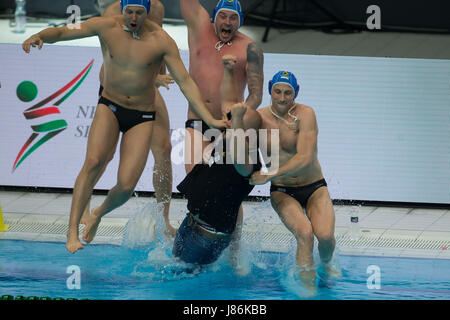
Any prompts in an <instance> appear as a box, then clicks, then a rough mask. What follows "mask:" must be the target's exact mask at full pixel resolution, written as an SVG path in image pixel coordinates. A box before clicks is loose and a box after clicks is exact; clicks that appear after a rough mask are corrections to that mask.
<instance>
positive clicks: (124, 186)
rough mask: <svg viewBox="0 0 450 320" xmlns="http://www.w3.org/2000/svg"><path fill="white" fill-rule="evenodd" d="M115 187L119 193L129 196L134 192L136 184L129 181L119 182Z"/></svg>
mask: <svg viewBox="0 0 450 320" xmlns="http://www.w3.org/2000/svg"><path fill="white" fill-rule="evenodd" d="M117 187H118V188H119V190H120V192H121V193H123V194H125V195H129V196H131V195H132V194H133V192H134V188H135V187H136V183H135V182H134V181H130V180H120V181H118V182H117Z"/></svg>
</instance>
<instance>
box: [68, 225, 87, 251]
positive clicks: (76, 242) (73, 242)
mask: <svg viewBox="0 0 450 320" xmlns="http://www.w3.org/2000/svg"><path fill="white" fill-rule="evenodd" d="M83 248H84V247H83V244H82V243H81V242H80V239H78V231H77V230H76V231H71V230H69V231H68V232H67V242H66V249H67V251H69V252H70V253H75V252H77V251H78V250H81V249H83Z"/></svg>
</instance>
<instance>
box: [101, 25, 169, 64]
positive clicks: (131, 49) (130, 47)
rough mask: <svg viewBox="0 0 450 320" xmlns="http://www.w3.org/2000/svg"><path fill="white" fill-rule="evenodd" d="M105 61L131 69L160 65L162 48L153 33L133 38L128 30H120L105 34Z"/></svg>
mask: <svg viewBox="0 0 450 320" xmlns="http://www.w3.org/2000/svg"><path fill="white" fill-rule="evenodd" d="M103 40H104V43H105V47H106V48H105V49H106V50H105V52H104V59H105V61H110V62H113V63H114V64H115V65H118V66H121V67H124V68H130V69H148V68H151V67H153V66H156V67H159V65H160V61H161V58H162V50H161V49H160V48H159V47H158V45H157V43H156V41H155V39H154V38H153V37H152V36H151V35H145V36H143V37H142V38H141V39H139V40H138V39H133V38H132V36H131V34H129V33H128V32H125V31H122V30H119V31H115V32H110V33H108V34H107V35H105V36H104V39H103Z"/></svg>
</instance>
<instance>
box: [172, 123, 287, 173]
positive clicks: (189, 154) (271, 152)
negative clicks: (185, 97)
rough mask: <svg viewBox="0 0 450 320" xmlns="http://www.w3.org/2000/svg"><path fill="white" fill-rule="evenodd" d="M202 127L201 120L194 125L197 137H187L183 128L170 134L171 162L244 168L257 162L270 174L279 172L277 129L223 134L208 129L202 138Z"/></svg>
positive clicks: (237, 131)
mask: <svg viewBox="0 0 450 320" xmlns="http://www.w3.org/2000/svg"><path fill="white" fill-rule="evenodd" d="M201 126H202V122H201V121H195V122H194V128H195V130H196V131H198V134H197V133H195V134H193V135H191V134H186V131H185V129H184V128H180V129H177V130H174V131H173V132H172V144H173V147H172V155H171V158H172V163H174V164H175V165H180V164H198V163H201V162H204V163H205V162H206V163H209V164H212V163H217V164H240V165H245V164H257V163H258V161H259V162H260V163H261V164H262V165H263V167H265V168H267V170H268V171H270V172H271V173H274V172H276V171H277V170H278V168H279V153H280V146H279V136H280V134H279V130H278V129H272V130H267V129H258V130H257V129H247V130H245V131H244V129H226V131H225V132H222V131H220V130H219V129H208V130H206V131H205V132H204V135H203V136H202V135H201V134H200V132H202V131H201V129H202V128H201ZM212 140H213V141H214V142H212V143H210V144H209V146H208V147H206V148H203V146H204V142H205V141H212ZM224 140H226V142H225V141H224ZM200 150H202V152H200ZM214 155H215V156H214ZM223 155H226V156H223ZM206 159H209V160H206Z"/></svg>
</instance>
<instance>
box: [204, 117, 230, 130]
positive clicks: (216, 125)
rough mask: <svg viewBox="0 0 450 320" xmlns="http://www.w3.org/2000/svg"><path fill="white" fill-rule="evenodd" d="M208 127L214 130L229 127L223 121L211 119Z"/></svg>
mask: <svg viewBox="0 0 450 320" xmlns="http://www.w3.org/2000/svg"><path fill="white" fill-rule="evenodd" d="M208 126H209V127H210V128H211V129H212V128H215V129H226V128H229V127H230V126H229V124H228V123H227V121H226V120H225V119H221V120H217V119H213V120H212V122H210V123H208Z"/></svg>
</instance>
